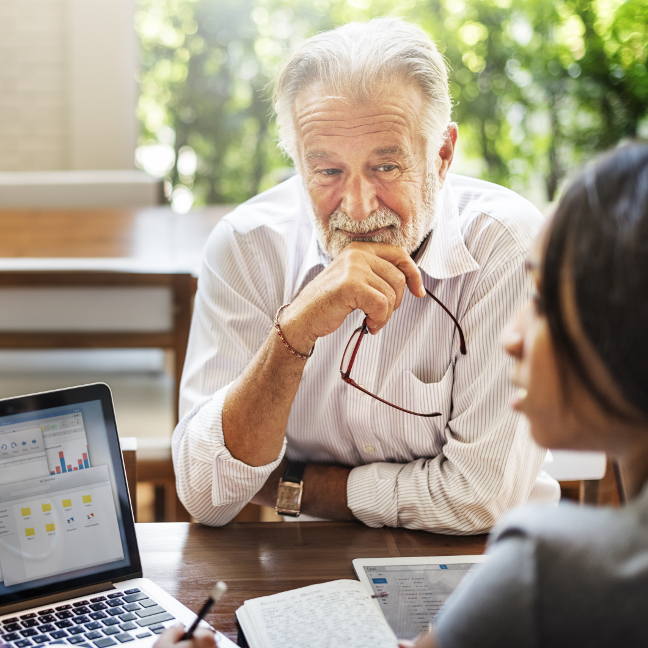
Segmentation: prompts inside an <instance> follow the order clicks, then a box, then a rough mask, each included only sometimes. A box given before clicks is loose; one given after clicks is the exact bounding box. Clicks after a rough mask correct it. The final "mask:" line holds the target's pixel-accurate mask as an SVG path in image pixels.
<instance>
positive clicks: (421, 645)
mask: <svg viewBox="0 0 648 648" xmlns="http://www.w3.org/2000/svg"><path fill="white" fill-rule="evenodd" d="M398 648H439V644H438V643H437V641H436V637H435V635H434V630H430V631H429V632H423V633H422V634H420V635H419V636H418V637H416V639H415V640H414V641H408V640H407V639H400V640H399V641H398Z"/></svg>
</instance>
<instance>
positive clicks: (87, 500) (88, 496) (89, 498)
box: [81, 495, 92, 504]
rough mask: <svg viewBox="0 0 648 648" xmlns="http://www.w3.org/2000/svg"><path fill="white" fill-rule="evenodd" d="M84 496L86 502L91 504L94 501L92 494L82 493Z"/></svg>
mask: <svg viewBox="0 0 648 648" xmlns="http://www.w3.org/2000/svg"><path fill="white" fill-rule="evenodd" d="M81 497H82V498H83V503H84V504H90V502H92V495H82V496H81Z"/></svg>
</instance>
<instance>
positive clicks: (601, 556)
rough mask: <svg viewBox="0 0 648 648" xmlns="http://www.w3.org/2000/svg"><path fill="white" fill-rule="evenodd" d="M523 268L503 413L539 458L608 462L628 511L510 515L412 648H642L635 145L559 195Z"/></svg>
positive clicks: (647, 570)
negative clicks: (525, 426) (511, 392)
mask: <svg viewBox="0 0 648 648" xmlns="http://www.w3.org/2000/svg"><path fill="white" fill-rule="evenodd" d="M528 267H529V271H530V272H531V274H532V275H533V277H534V279H535V283H536V286H537V293H536V295H535V296H534V298H533V299H532V301H531V303H529V304H528V305H527V306H526V307H525V308H524V309H523V310H522V311H521V312H520V313H519V315H518V316H517V318H516V320H515V321H514V322H513V323H512V324H511V325H510V326H509V327H508V328H507V329H506V331H505V332H504V334H503V344H504V347H505V348H506V350H507V352H508V353H509V354H510V355H511V356H512V357H513V358H514V359H515V360H516V365H515V368H514V369H513V372H512V376H511V379H512V381H513V383H514V384H516V385H517V386H518V387H519V391H518V395H517V397H516V398H515V400H514V402H513V407H514V408H515V409H516V410H519V411H520V412H523V413H524V414H525V415H526V416H527V418H528V419H529V422H530V426H531V433H532V435H533V437H534V438H535V440H536V441H537V442H538V443H540V444H541V445H543V446H546V447H551V448H565V449H570V450H600V451H604V452H606V453H607V454H608V456H609V457H612V458H613V459H616V460H617V461H618V462H619V464H620V465H621V466H622V468H623V475H624V480H625V487H626V490H627V496H628V500H629V502H630V503H629V504H627V505H625V506H622V507H621V508H619V509H608V508H592V507H576V506H574V505H564V506H559V507H539V506H535V507H533V506H528V507H525V508H523V509H519V510H517V511H514V512H512V513H510V514H509V515H508V516H506V517H505V518H504V519H503V520H502V522H501V523H500V524H499V525H498V526H497V527H496V528H495V530H494V531H493V533H492V535H491V538H490V543H489V554H490V558H489V560H488V561H487V562H486V563H485V564H484V565H483V566H480V567H479V568H478V569H477V570H476V571H474V572H473V573H471V574H470V575H469V576H468V577H467V578H466V579H465V580H464V581H463V582H462V583H461V585H460V586H459V588H458V589H457V591H456V592H455V593H454V595H453V596H452V597H451V598H450V599H449V600H448V602H447V604H446V607H445V608H444V610H443V611H442V612H441V613H440V615H439V617H438V618H437V621H436V627H435V630H434V632H432V633H430V634H429V635H426V636H424V637H422V638H421V639H420V640H419V641H418V643H417V648H423V647H426V648H431V647H432V646H441V648H460V647H461V648H464V647H466V648H467V647H472V646H475V647H477V646H478V647H479V648H488V647H489V646H493V647H494V646H497V647H498V648H505V647H509V646H510V647H515V648H526V647H527V646H528V647H531V646H538V647H539V646H566V647H567V646H570V647H572V648H573V647H576V646H583V647H585V646H587V648H595V647H597V648H598V647H603V646H615V647H616V646H623V647H624V648H628V647H630V646H648V614H647V610H648V485H647V482H648V145H642V144H633V145H629V146H625V147H623V148H620V149H618V150H616V151H614V152H612V153H611V154H608V155H607V156H605V157H603V158H601V159H600V160H599V161H598V162H597V163H596V164H594V165H593V166H591V167H590V168H588V169H587V170H586V171H585V172H584V173H583V174H582V175H581V176H580V177H579V178H578V179H577V180H576V181H575V182H574V183H573V184H572V185H571V186H570V188H569V189H568V190H567V192H566V193H565V196H564V198H563V199H562V200H561V201H560V204H559V205H558V208H557V210H556V213H555V215H554V217H553V219H552V221H551V222H550V223H549V226H548V228H547V229H546V230H545V231H544V232H543V234H542V235H541V236H540V239H539V240H538V242H537V244H536V247H535V250H534V252H532V254H531V257H530V259H529V261H528ZM403 645H405V644H403Z"/></svg>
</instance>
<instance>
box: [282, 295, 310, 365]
mask: <svg viewBox="0 0 648 648" xmlns="http://www.w3.org/2000/svg"><path fill="white" fill-rule="evenodd" d="M277 323H278V324H279V326H280V328H281V333H282V336H283V340H284V341H285V343H286V344H288V345H289V346H290V347H291V348H292V349H293V350H294V351H296V352H297V353H298V354H300V355H302V356H308V355H309V354H310V352H311V351H312V349H313V347H314V346H315V342H316V341H317V337H316V336H314V335H312V334H310V333H309V332H308V331H307V330H306V329H305V327H304V325H303V318H299V316H297V317H296V316H295V311H294V309H293V305H292V304H290V305H289V306H287V307H286V308H284V309H283V310H282V311H281V313H280V314H279V316H278V318H277ZM277 337H278V336H277ZM282 344H283V341H282Z"/></svg>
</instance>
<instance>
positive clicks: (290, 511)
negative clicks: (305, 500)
mask: <svg viewBox="0 0 648 648" xmlns="http://www.w3.org/2000/svg"><path fill="white" fill-rule="evenodd" d="M304 468H306V464H305V463H304V462H302V461H289V462H288V465H287V466H286V471H285V472H284V475H283V477H282V478H281V479H280V480H279V489H278V490H277V505H276V506H275V511H277V513H279V515H287V516H289V517H299V514H300V513H301V501H302V494H303V492H304V482H303V481H302V477H303V475H304Z"/></svg>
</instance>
